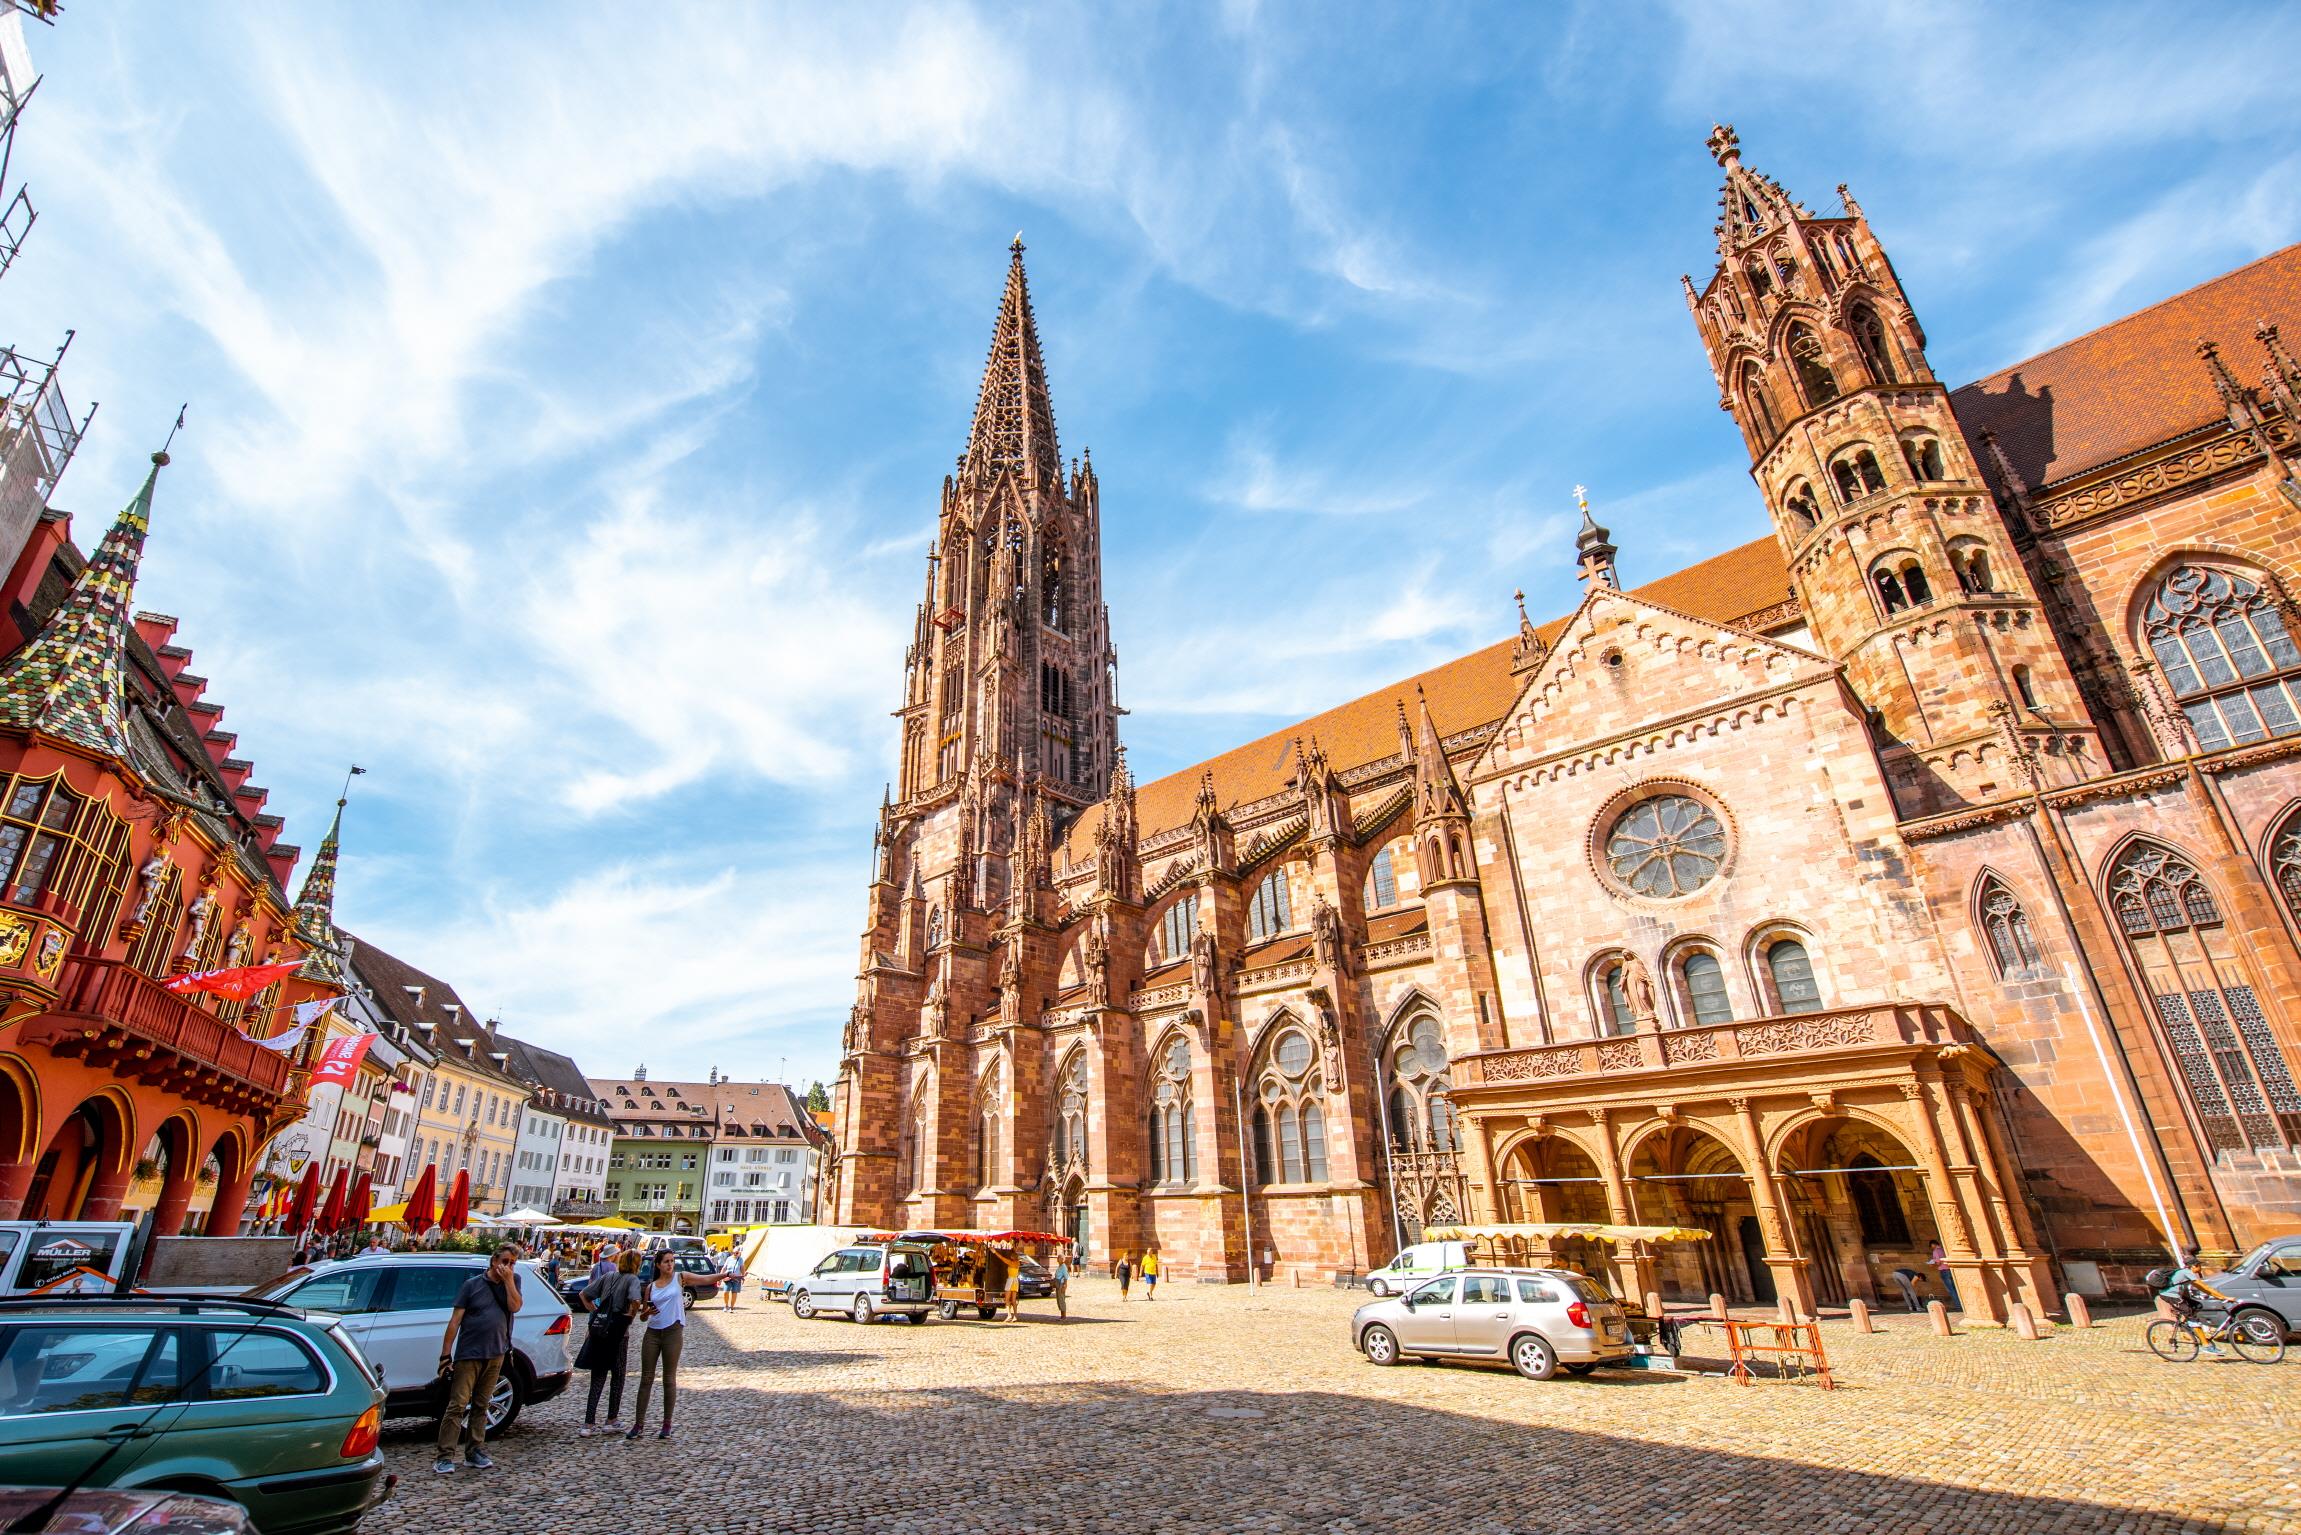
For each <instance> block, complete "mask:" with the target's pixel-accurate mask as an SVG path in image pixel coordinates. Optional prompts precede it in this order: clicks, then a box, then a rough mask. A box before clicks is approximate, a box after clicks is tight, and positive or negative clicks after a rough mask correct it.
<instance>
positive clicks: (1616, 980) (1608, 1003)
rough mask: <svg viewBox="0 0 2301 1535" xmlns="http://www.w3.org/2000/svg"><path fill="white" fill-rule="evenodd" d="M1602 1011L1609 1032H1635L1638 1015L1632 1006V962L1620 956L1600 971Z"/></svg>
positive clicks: (1599, 983)
mask: <svg viewBox="0 0 2301 1535" xmlns="http://www.w3.org/2000/svg"><path fill="white" fill-rule="evenodd" d="M1598 995H1599V999H1600V1001H1601V1003H1602V1004H1603V1006H1602V1008H1601V1010H1600V1011H1601V1013H1602V1015H1603V1017H1604V1020H1605V1025H1606V1032H1607V1033H1609V1034H1635V1033H1637V1032H1638V1015H1637V1014H1636V1013H1635V1012H1633V1011H1632V1010H1631V1007H1630V963H1629V961H1628V960H1625V959H1621V958H1619V957H1617V958H1615V959H1613V960H1610V961H1608V962H1607V964H1606V966H1605V967H1604V968H1603V969H1602V970H1600V971H1599V972H1598Z"/></svg>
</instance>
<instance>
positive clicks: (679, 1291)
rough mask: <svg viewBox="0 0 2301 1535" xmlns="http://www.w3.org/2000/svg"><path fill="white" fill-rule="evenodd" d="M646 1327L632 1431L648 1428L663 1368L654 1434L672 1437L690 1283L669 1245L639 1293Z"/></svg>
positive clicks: (636, 1433)
mask: <svg viewBox="0 0 2301 1535" xmlns="http://www.w3.org/2000/svg"><path fill="white" fill-rule="evenodd" d="M640 1310H641V1314H642V1315H644V1316H645V1317H646V1318H647V1330H646V1331H645V1332H643V1333H641V1334H640V1336H639V1405H638V1406H636V1407H634V1408H633V1409H632V1410H631V1432H630V1433H628V1434H626V1435H625V1436H624V1437H625V1438H627V1439H637V1438H638V1437H639V1436H640V1435H641V1434H643V1433H645V1432H647V1396H648V1392H649V1391H650V1390H651V1389H652V1388H653V1386H654V1385H655V1372H656V1370H657V1369H658V1368H660V1369H661V1370H662V1371H663V1428H662V1431H661V1432H659V1433H658V1434H657V1435H656V1436H655V1437H656V1438H658V1439H669V1438H670V1437H671V1410H672V1409H673V1408H674V1407H676V1406H678V1405H679V1351H680V1349H681V1347H682V1346H684V1345H685V1343H686V1341H687V1287H686V1285H685V1284H684V1283H682V1282H681V1280H680V1278H679V1262H678V1260H677V1259H676V1258H674V1257H672V1255H671V1252H670V1249H668V1248H666V1249H664V1250H663V1251H661V1252H658V1253H657V1254H656V1255H655V1262H654V1263H653V1264H652V1265H651V1272H650V1273H649V1274H648V1276H647V1283H646V1285H645V1287H644V1289H643V1293H642V1294H641V1297H640Z"/></svg>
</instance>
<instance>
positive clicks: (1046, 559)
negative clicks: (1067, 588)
mask: <svg viewBox="0 0 2301 1535" xmlns="http://www.w3.org/2000/svg"><path fill="white" fill-rule="evenodd" d="M1064 611H1065V608H1064V604H1063V551H1062V549H1061V548H1060V547H1059V546H1058V545H1057V544H1056V543H1055V542H1054V540H1052V539H1049V540H1048V541H1047V546H1046V549H1045V550H1044V551H1043V552H1042V553H1041V554H1040V555H1039V617H1040V618H1041V619H1042V620H1044V621H1045V623H1046V626H1047V627H1048V628H1050V629H1060V628H1062V627H1063V614H1064Z"/></svg>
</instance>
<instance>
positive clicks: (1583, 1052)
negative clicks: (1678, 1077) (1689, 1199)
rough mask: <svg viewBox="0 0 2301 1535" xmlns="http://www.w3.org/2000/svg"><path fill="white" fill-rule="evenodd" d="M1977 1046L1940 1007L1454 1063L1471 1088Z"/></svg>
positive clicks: (1658, 1035) (1839, 1013)
mask: <svg viewBox="0 0 2301 1535" xmlns="http://www.w3.org/2000/svg"><path fill="white" fill-rule="evenodd" d="M1972 1043H1974V1034H1973V1031H1972V1030H1971V1029H1970V1028H1968V1027H1967V1026H1966V1023H1965V1020H1964V1019H1962V1018H1960V1017H1959V1016H1958V1015H1957V1014H1956V1013H1955V1012H1954V1011H1952V1010H1951V1009H1949V1008H1947V1007H1943V1006H1939V1005H1937V1004H1934V1003H1924V1002H1920V1003H1895V1004H1890V1005H1885V1006H1878V1007H1845V1008H1835V1009H1832V1010H1831V1011H1829V1012H1822V1013H1799V1014H1795V1015H1791V1016H1788V1017H1778V1018H1754V1019H1749V1020H1743V1021H1736V1022H1734V1023H1716V1024H1710V1025H1708V1026H1707V1027H1702V1028H1692V1029H1664V1030H1660V1031H1658V1032H1657V1031H1654V1030H1650V1029H1649V1030H1641V1031H1640V1032H1638V1033H1636V1034H1625V1035H1618V1036H1616V1037H1614V1038H1611V1039H1575V1040H1568V1041H1566V1042H1565V1043H1563V1044H1556V1045H1539V1046H1536V1047H1535V1048H1533V1049H1531V1050H1494V1051H1489V1052H1487V1053H1485V1054H1483V1055H1473V1056H1467V1057H1465V1058H1463V1059H1462V1060H1461V1061H1459V1062H1457V1063H1456V1065H1455V1071H1456V1073H1457V1081H1459V1082H1462V1083H1464V1084H1465V1085H1475V1086H1499V1085H1503V1084H1506V1083H1513V1082H1549V1081H1554V1080H1556V1079H1558V1078H1562V1077H1574V1078H1588V1077H1627V1076H1632V1075H1634V1074H1636V1073H1639V1072H1648V1071H1653V1072H1661V1071H1688V1070H1694V1069H1700V1068H1708V1067H1718V1066H1725V1065H1730V1064H1733V1063H1738V1062H1742V1061H1751V1060H1766V1059H1768V1058H1773V1060H1774V1061H1775V1062H1777V1063H1779V1064H1783V1065H1787V1064H1789V1062H1788V1060H1785V1059H1783V1058H1794V1059H1796V1060H1805V1059H1809V1058H1812V1057H1814V1056H1817V1055H1822V1056H1832V1057H1836V1056H1844V1055H1849V1054H1854V1053H1858V1052H1861V1051H1865V1050H1878V1049H1887V1050H1891V1049H1894V1048H1901V1049H1908V1048H1912V1047H1918V1048H1923V1047H1933V1048H1940V1047H1943V1046H1947V1045H1961V1044H1972Z"/></svg>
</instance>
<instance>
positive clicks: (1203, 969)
mask: <svg viewBox="0 0 2301 1535" xmlns="http://www.w3.org/2000/svg"><path fill="white" fill-rule="evenodd" d="M1190 983H1191V984H1192V985H1193V986H1195V987H1197V988H1198V989H1199V990H1200V991H1201V992H1203V993H1205V994H1206V995H1207V996H1210V997H1211V996H1213V995H1214V994H1215V989H1216V987H1217V986H1218V985H1220V983H1221V981H1220V977H1219V975H1218V974H1217V972H1216V969H1215V956H1214V934H1212V933H1209V932H1205V931H1201V932H1199V933H1197V934H1195V935H1193V936H1192V938H1191V941H1190Z"/></svg>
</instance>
